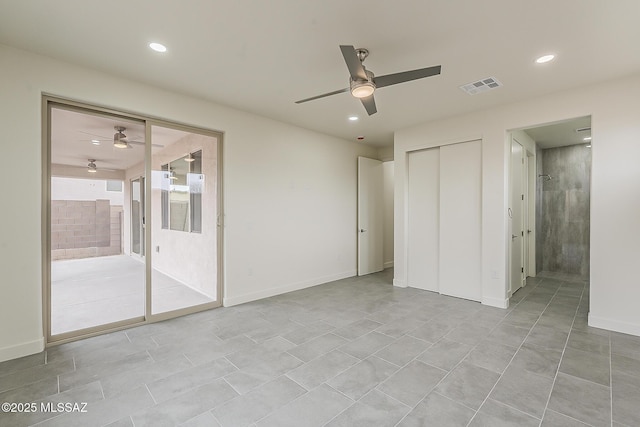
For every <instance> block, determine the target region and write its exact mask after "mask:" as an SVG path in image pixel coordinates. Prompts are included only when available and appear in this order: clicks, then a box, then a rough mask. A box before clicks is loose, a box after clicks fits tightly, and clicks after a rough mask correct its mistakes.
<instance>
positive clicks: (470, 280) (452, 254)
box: [439, 141, 482, 301]
mask: <svg viewBox="0 0 640 427" xmlns="http://www.w3.org/2000/svg"><path fill="white" fill-rule="evenodd" d="M481 183H482V142H481V141H470V142H464V143H460V144H452V145H445V146H442V147H440V263H439V274H440V293H441V294H444V295H451V296H454V297H459V298H465V299H470V300H473V301H480V300H481V299H482V268H481V265H482V260H481V258H482V185H481Z"/></svg>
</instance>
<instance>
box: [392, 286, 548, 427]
mask: <svg viewBox="0 0 640 427" xmlns="http://www.w3.org/2000/svg"><path fill="white" fill-rule="evenodd" d="M537 286H538V285H536V286H535V287H537ZM534 289H535V288H534ZM556 292H557V291H556ZM527 295H528V294H527ZM554 296H555V293H554ZM525 298H526V297H525ZM525 298H523V300H524V299H525ZM521 302H522V300H520V301H518V303H517V304H516V305H515V306H514V307H513V308H514V309H515V308H516V307H517V306H518V305H520V303H521ZM549 303H551V301H549ZM549 303H548V304H547V306H548V305H549ZM545 309H546V307H545ZM511 311H513V310H511ZM511 311H510V312H509V313H511ZM543 312H544V310H543ZM541 315H542V313H540V315H539V316H538V320H539V318H540V316H541ZM507 316H508V314H505V315H504V316H503V317H502V319H500V322H498V323H497V324H496V325H495V326H494V327H493V328H491V331H490V332H489V333H488V334H487V336H489V335H491V333H492V332H493V331H494V330H495V329H496V328H497V327H498V326H499V325H500V323H502V322H503V321H504V319H505V318H506V317H507ZM537 322H538V321H537V320H536V323H537ZM461 323H462V321H461V322H459V323H457V324H456V325H457V326H459V325H460V324H461ZM457 326H456V327H457ZM534 326H535V323H534V325H533V326H531V328H530V330H529V333H531V330H533V327H534ZM454 329H455V328H454ZM449 332H451V331H448V332H447V334H448V333H449ZM447 334H445V335H447ZM527 336H529V334H527ZM444 338H445V336H442V337H440V338H439V339H438V341H436V342H435V343H433V344H432V345H431V346H430V347H429V348H431V347H432V346H433V345H435V344H436V343H437V342H439V341H440V340H442V339H444ZM524 339H525V340H526V337H525V338H524ZM450 341H454V340H450ZM454 342H457V341H454ZM481 342H482V341H480V342H479V343H477V344H476V345H474V346H473V347H471V349H470V350H469V351H468V352H467V354H465V356H464V357H463V358H462V359H461V360H460V361H459V362H458V363H457V364H456V365H455V366H453V368H451V370H450V371H448V372H447V373H446V374H445V376H444V377H442V379H441V380H440V381H438V383H437V384H436V385H435V386H433V388H431V390H429V392H428V393H427V394H425V395H424V397H423V398H422V399H420V401H418V403H417V404H416V405H414V406H413V407H412V408H411V410H410V411H409V412H408V413H407V414H405V416H404V417H402V418H401V419H400V421H398V422H397V423H396V426H398V425H399V424H400V423H401V422H402V421H403V420H404V419H405V418H406V417H407V416H408V415H409V414H410V413H411V412H413V410H415V408H416V407H417V406H418V405H419V404H420V402H422V401H423V400H424V399H425V398H426V397H427V396H428V395H429V394H430V393H431V392H432V391H433V390H435V389H436V388H437V387H438V386H439V385H440V384H441V383H442V381H444V380H445V379H446V378H447V377H448V376H449V375H450V374H451V372H453V371H454V370H455V369H456V368H457V367H458V366H459V365H460V364H461V363H462V362H464V361H465V360H466V359H467V357H468V356H469V354H471V353H472V352H473V351H474V350H475V349H476V348H477V347H478V346H479V345H480V343H481ZM523 343H524V340H523V341H522V343H521V344H520V346H519V347H518V349H517V350H516V352H515V353H514V355H513V357H512V358H511V360H510V361H509V363H508V364H507V366H506V367H505V369H504V371H506V370H507V368H508V367H509V365H510V364H511V361H513V358H514V357H515V355H516V354H517V352H518V350H520V347H521V346H522V344H523ZM460 344H464V343H460ZM467 345H468V344H467ZM429 348H427V349H426V350H425V351H423V352H422V353H420V354H423V353H424V352H426V351H427V350H429ZM420 354H419V355H418V356H416V357H415V358H414V359H412V360H411V361H413V360H416V359H417V358H418V357H419V356H420ZM419 362H422V361H420V360H419ZM409 363H411V362H409ZM422 363H425V364H427V365H429V366H433V365H431V364H429V363H427V362H422ZM407 364H408V363H407ZM405 366H406V365H405ZM433 367H434V368H437V369H441V368H438V367H437V366H433ZM441 370H442V369H441ZM504 371H503V373H504ZM492 372H493V371H492ZM500 378H502V374H500V377H498V381H500ZM498 381H496V384H498ZM496 384H494V386H493V387H495V385H496ZM491 391H493V388H492V389H491ZM491 391H490V392H489V394H491ZM436 393H437V392H436ZM438 394H440V393H438ZM442 396H444V395H442ZM444 397H447V396H444ZM488 397H489V395H487V398H488ZM447 398H448V397H447ZM487 398H485V400H484V401H486V399H487ZM450 400H452V401H454V402H456V403H459V404H461V405H462V406H464V407H466V408H469V407H468V406H467V405H465V404H463V403H461V402H457V401H455V400H453V399H450ZM484 401H483V402H482V404H481V405H480V406H479V407H478V409H473V408H469V409H471V410H473V411H475V414H474V415H473V417H471V419H470V420H469V423H471V421H473V419H474V418H475V416H476V414H477V413H478V411H479V410H480V408H481V407H482V405H483V404H484Z"/></svg>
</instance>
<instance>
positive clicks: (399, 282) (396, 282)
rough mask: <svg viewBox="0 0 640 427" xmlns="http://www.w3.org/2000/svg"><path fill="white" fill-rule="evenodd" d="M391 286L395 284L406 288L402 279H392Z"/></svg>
mask: <svg viewBox="0 0 640 427" xmlns="http://www.w3.org/2000/svg"><path fill="white" fill-rule="evenodd" d="M393 286H397V287H399V288H406V287H407V284H406V283H405V282H404V280H400V279H393Z"/></svg>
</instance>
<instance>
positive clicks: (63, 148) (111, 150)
mask: <svg viewBox="0 0 640 427" xmlns="http://www.w3.org/2000/svg"><path fill="white" fill-rule="evenodd" d="M50 120H51V163H52V164H55V165H68V166H75V167H81V168H83V169H84V168H86V166H87V165H88V163H89V159H92V160H95V164H96V166H97V168H98V170H105V169H107V170H108V169H112V170H118V171H119V170H126V169H129V168H130V167H132V166H134V165H137V164H139V163H142V162H143V161H144V154H145V147H144V145H143V144H144V142H145V126H144V123H143V122H140V121H135V120H128V119H124V118H122V117H116V116H111V115H107V114H94V113H89V112H84V111H74V110H68V109H63V108H52V109H51V119H50ZM116 126H118V127H124V128H125V130H124V131H123V133H124V134H125V136H126V140H127V141H131V143H130V144H129V148H127V149H122V148H116V147H114V146H113V142H114V134H115V133H116V130H115V127H116ZM186 135H188V133H187V132H183V131H180V130H176V129H170V128H166V127H160V126H153V127H152V128H151V137H152V143H153V146H152V153H155V152H157V151H158V150H160V149H162V148H165V147H167V146H169V145H171V144H173V143H174V142H176V141H178V140H180V139H181V138H183V137H185V136H186ZM95 141H97V143H95V144H94V142H95ZM184 154H187V153H184Z"/></svg>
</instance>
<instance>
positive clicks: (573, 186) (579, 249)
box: [537, 145, 591, 277]
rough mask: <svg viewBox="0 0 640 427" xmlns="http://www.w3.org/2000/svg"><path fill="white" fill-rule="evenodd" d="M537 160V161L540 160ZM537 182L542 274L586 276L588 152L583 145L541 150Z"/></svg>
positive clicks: (587, 270)
mask: <svg viewBox="0 0 640 427" xmlns="http://www.w3.org/2000/svg"><path fill="white" fill-rule="evenodd" d="M539 159H540V157H539ZM541 159H542V162H541V163H542V164H541V168H542V172H540V173H539V174H543V175H544V174H549V175H551V176H552V177H553V179H551V180H550V181H547V180H544V179H543V178H538V188H541V189H542V191H538V194H537V196H538V197H539V198H538V200H537V201H538V206H537V208H538V209H540V210H541V212H540V221H539V222H538V224H539V227H538V236H537V243H538V244H539V246H540V248H539V250H538V251H537V256H538V260H540V261H541V262H542V266H541V270H543V271H554V272H562V273H571V274H579V275H580V276H582V277H588V276H589V218H590V209H589V197H590V190H591V186H590V182H591V150H590V149H589V148H586V147H585V146H584V145H573V146H569V147H560V148H551V149H547V150H542V157H541Z"/></svg>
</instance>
